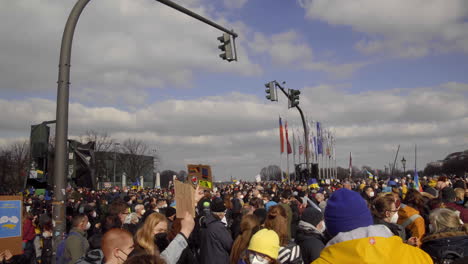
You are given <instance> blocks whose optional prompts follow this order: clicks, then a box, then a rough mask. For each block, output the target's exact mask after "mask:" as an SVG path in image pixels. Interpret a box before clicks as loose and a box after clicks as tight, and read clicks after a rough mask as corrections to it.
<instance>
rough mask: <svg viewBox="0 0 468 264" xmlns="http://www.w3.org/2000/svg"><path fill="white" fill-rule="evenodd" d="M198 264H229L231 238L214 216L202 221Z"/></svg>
mask: <svg viewBox="0 0 468 264" xmlns="http://www.w3.org/2000/svg"><path fill="white" fill-rule="evenodd" d="M200 231H201V232H200V238H201V245H200V261H199V262H200V263H203V264H217V263H229V253H230V251H231V247H232V238H231V234H230V233H229V231H228V230H227V229H226V227H225V226H224V224H223V223H221V220H220V219H218V218H217V217H215V216H214V215H208V216H206V217H204V218H203V219H202V227H201V230H200Z"/></svg>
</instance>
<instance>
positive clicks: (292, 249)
mask: <svg viewBox="0 0 468 264" xmlns="http://www.w3.org/2000/svg"><path fill="white" fill-rule="evenodd" d="M278 262H280V263H281V264H303V263H304V261H303V260H302V254H301V248H300V247H299V245H297V244H296V243H294V242H289V243H288V244H287V245H286V246H285V247H281V248H280V250H279V253H278Z"/></svg>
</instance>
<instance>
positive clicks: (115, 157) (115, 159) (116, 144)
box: [112, 143, 120, 187]
mask: <svg viewBox="0 0 468 264" xmlns="http://www.w3.org/2000/svg"><path fill="white" fill-rule="evenodd" d="M116 146H120V143H114V176H113V179H112V181H113V185H114V187H115V183H116V180H115V164H116V163H117V149H116Z"/></svg>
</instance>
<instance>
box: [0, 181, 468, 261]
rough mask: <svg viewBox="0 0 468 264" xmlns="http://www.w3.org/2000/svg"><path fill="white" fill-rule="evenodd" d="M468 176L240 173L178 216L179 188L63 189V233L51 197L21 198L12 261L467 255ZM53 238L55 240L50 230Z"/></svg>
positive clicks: (0, 255)
mask: <svg viewBox="0 0 468 264" xmlns="http://www.w3.org/2000/svg"><path fill="white" fill-rule="evenodd" d="M467 183H468V180H467V179H464V178H457V177H447V176H440V177H423V178H421V179H420V182H414V181H413V179H412V177H402V178H396V177H392V178H389V179H385V180H375V179H357V180H342V181H339V180H331V181H329V183H328V184H327V183H325V182H322V183H321V184H308V183H299V182H294V183H293V182H291V183H287V182H260V183H249V182H236V183H231V184H218V185H216V186H215V187H214V188H213V190H200V189H199V188H197V189H196V191H195V195H194V196H195V197H194V199H195V201H196V204H194V207H196V208H195V212H196V213H195V215H191V214H189V213H185V215H184V217H183V218H177V217H176V213H177V204H176V203H175V201H174V190H173V188H167V189H131V188H129V189H127V188H124V189H120V190H119V189H116V188H115V189H105V190H89V189H85V188H69V189H67V201H66V220H67V221H66V222H67V223H66V226H67V228H66V229H67V230H66V236H64V237H63V238H61V237H58V238H57V237H56V236H54V231H53V230H54V226H55V223H54V221H53V219H52V216H51V201H52V200H53V197H49V196H47V195H39V196H37V195H33V194H31V195H28V194H25V195H24V213H23V231H22V236H23V249H24V254H22V255H16V256H12V254H11V253H10V252H9V251H8V250H6V251H3V252H0V261H3V262H5V263H43V264H47V263H60V264H61V263H64V264H68V263H81V264H84V263H96V264H97V263H106V264H117V263H126V264H133V263H168V264H176V263H190V264H197V263H200V264H215V263H216V264H218V263H226V264H239V263H241V264H244V263H245V264H272V263H275V264H277V263H281V264H287V263H290V264H300V263H306V264H310V263H314V264H321V263H411V264H415V263H454V264H455V263H468V225H467V224H468V203H467V200H468V199H467V197H468V189H467ZM54 237H55V238H54Z"/></svg>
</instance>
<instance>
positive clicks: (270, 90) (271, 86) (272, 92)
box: [265, 82, 278, 102]
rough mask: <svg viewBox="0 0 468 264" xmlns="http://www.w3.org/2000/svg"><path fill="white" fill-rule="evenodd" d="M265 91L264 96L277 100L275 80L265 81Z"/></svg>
mask: <svg viewBox="0 0 468 264" xmlns="http://www.w3.org/2000/svg"><path fill="white" fill-rule="evenodd" d="M265 87H266V89H265V92H266V94H267V95H266V98H267V99H268V100H270V101H272V102H273V101H278V96H277V94H276V87H275V82H269V83H265Z"/></svg>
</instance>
